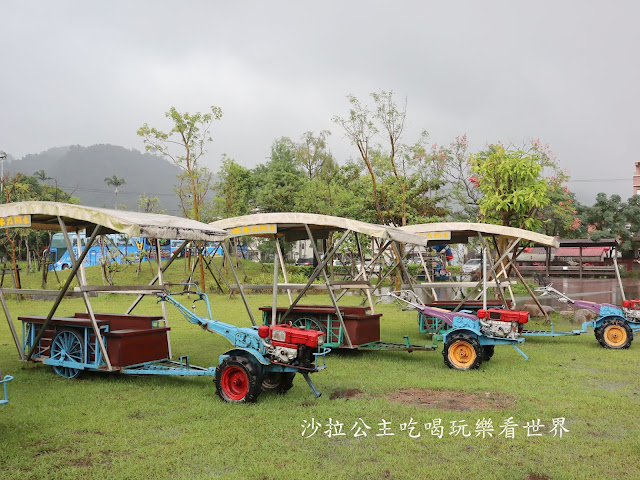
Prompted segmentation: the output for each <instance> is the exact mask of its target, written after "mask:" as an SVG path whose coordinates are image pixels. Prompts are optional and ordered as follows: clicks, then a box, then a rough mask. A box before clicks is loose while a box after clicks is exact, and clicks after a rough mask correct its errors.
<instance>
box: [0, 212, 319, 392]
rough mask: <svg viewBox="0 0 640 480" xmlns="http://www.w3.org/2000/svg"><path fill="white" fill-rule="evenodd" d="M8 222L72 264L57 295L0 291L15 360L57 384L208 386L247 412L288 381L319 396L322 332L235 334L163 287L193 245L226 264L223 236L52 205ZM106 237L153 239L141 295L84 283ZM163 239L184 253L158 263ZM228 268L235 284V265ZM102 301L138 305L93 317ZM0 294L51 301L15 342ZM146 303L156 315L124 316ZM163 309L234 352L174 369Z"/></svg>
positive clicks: (168, 220) (25, 320) (180, 221)
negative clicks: (60, 245) (63, 251)
mask: <svg viewBox="0 0 640 480" xmlns="http://www.w3.org/2000/svg"><path fill="white" fill-rule="evenodd" d="M8 216H19V218H20V224H21V225H23V226H26V225H28V226H31V227H32V228H47V229H53V228H59V229H60V230H62V233H63V237H64V239H65V243H66V244H67V247H68V248H67V251H68V252H69V254H70V257H71V261H72V266H71V268H70V271H69V275H68V277H67V279H66V281H65V283H64V285H63V287H62V289H60V290H35V289H34V290H28V291H27V290H24V289H6V288H1V286H0V305H1V307H2V309H3V310H4V313H5V316H6V318H7V322H8V324H9V328H10V330H11V333H12V336H13V339H14V343H15V345H16V348H17V350H18V354H19V355H20V358H21V360H23V361H29V360H30V361H34V362H40V363H43V364H45V365H50V366H51V367H53V371H54V372H55V373H57V374H58V375H60V376H62V377H65V378H75V377H77V376H78V375H80V374H81V373H82V372H83V371H96V372H110V373H117V372H119V373H122V374H131V375H180V376H210V377H214V379H215V384H216V391H217V393H218V395H219V396H220V398H221V399H222V400H224V401H227V402H233V403H241V402H253V401H255V400H256V399H257V398H258V396H259V395H260V393H261V392H263V391H274V392H279V393H284V392H286V391H287V390H289V389H290V388H291V386H292V382H293V378H294V376H295V374H296V373H300V374H301V375H302V376H303V377H304V378H305V380H306V381H307V383H308V384H309V386H310V388H311V390H312V391H313V393H314V395H315V396H316V397H319V396H320V393H319V392H318V390H317V389H316V387H315V386H314V385H313V383H312V382H311V380H310V378H309V374H310V373H314V372H318V371H320V370H323V369H324V368H326V364H325V355H326V354H327V353H328V352H329V349H328V348H326V346H325V345H324V344H325V340H326V338H325V335H324V334H323V333H322V332H318V331H313V330H307V329H304V328H297V327H294V326H291V325H277V326H276V325H274V326H256V325H255V321H254V320H253V317H251V315H250V318H251V323H252V324H253V326H252V327H238V326H235V325H231V324H228V323H224V322H220V321H217V320H213V318H212V316H211V308H210V305H209V299H208V297H207V296H206V295H205V294H204V293H202V292H199V291H197V290H194V289H193V288H192V287H193V285H195V284H193V283H185V284H178V285H182V286H183V287H182V291H181V292H178V293H174V294H172V293H171V292H170V291H169V286H170V285H171V284H166V283H164V281H163V273H164V271H165V270H166V269H167V268H168V267H169V265H171V262H173V260H174V259H175V258H176V257H177V255H178V254H179V253H180V252H181V251H182V250H183V249H184V248H185V247H186V246H187V245H188V243H189V242H201V243H200V244H201V245H202V244H203V243H204V242H217V243H218V244H219V245H220V248H221V249H222V250H224V252H225V255H228V250H227V244H226V243H225V241H226V232H224V231H222V230H218V229H215V228H213V227H211V226H209V225H206V224H204V223H200V222H196V221H194V220H189V219H184V218H177V217H172V216H168V215H158V214H150V213H138V212H123V211H116V210H108V209H101V208H92V207H82V206H78V205H68V204H62V203H54V202H19V203H13V204H5V205H0V218H3V217H8ZM69 228H74V229H75V230H76V234H75V238H76V239H78V238H80V233H79V232H80V231H82V230H84V231H86V232H87V233H85V238H86V239H87V241H86V243H85V244H84V245H77V247H78V248H77V249H74V248H72V242H71V239H70V235H69V234H68V229H69ZM114 233H117V234H123V235H128V236H130V237H142V238H148V239H156V241H155V246H156V255H155V258H156V262H157V266H158V274H157V275H156V277H155V278H154V279H153V280H152V281H151V283H150V284H149V285H144V286H140V285H133V286H112V285H98V286H96V285H88V284H87V283H86V276H85V272H84V270H83V264H84V263H83V261H84V259H85V258H86V256H87V254H88V252H89V251H90V250H91V247H92V245H93V244H94V243H95V241H96V239H97V237H98V236H100V235H109V234H114ZM163 238H164V239H179V240H183V244H182V246H181V247H180V248H179V249H178V250H176V252H175V254H173V255H172V256H171V257H170V258H169V259H168V260H167V261H166V262H164V263H163V261H162V255H161V250H160V242H159V241H157V239H163ZM81 247H82V248H81ZM76 254H77V255H78V257H77V258H76ZM231 267H232V272H233V274H234V275H236V273H235V270H233V265H231ZM194 268H195V266H194ZM72 280H76V281H77V283H78V287H77V288H75V289H70V285H71V282H72ZM104 292H112V293H116V292H117V293H119V294H130V295H137V299H136V300H135V301H134V302H133V304H132V305H131V306H130V307H129V309H128V310H127V311H126V313H97V312H96V311H95V310H94V308H93V306H92V304H91V298H90V297H91V296H97V295H98V294H99V293H104ZM90 293H91V295H89V294H90ZM179 293H187V294H191V295H195V296H196V300H195V301H194V305H193V307H194V308H193V311H191V310H189V309H187V308H186V307H184V306H183V305H182V304H181V303H180V302H179V301H178V300H176V297H175V296H176V295H178V294H179ZM7 294H12V295H13V294H16V295H17V294H20V295H26V294H28V295H39V294H43V295H46V296H48V297H49V298H51V297H54V298H55V300H54V302H53V305H52V306H51V308H50V310H49V313H48V314H47V315H30V314H27V315H22V316H19V317H18V321H20V322H21V323H22V341H20V338H19V335H18V332H17V329H16V328H15V326H14V324H13V320H12V319H11V314H10V313H9V310H8V307H7V302H6V301H5V295H7ZM68 296H79V297H82V298H83V300H84V303H85V307H86V311H85V312H78V313H75V314H73V315H70V316H60V315H56V311H57V309H58V307H59V305H60V303H61V301H62V300H63V299H64V298H65V297H68ZM145 296H150V297H151V298H156V299H157V300H158V303H160V304H161V307H162V315H156V316H153V315H136V314H133V313H132V311H133V310H134V309H135V308H136V306H137V305H138V304H139V303H140V301H141V300H142V299H143V298H144V297H145ZM195 302H202V303H201V304H204V305H205V306H206V310H207V312H206V316H202V317H201V316H198V315H196V312H195V307H196V305H195ZM167 303H168V304H171V305H173V306H175V307H176V308H178V310H179V311H180V312H181V313H182V314H183V315H184V316H185V318H186V319H187V320H188V321H189V322H191V323H193V324H195V325H198V326H200V327H201V328H203V329H204V330H207V331H209V332H213V333H216V334H219V335H222V336H223V337H225V338H226V339H227V340H229V341H230V342H231V344H232V348H231V349H229V350H228V351H227V352H226V353H224V354H222V355H220V357H219V360H218V361H219V363H218V365H217V366H215V367H208V368H207V367H198V366H195V365H191V363H190V361H189V357H188V356H182V357H179V359H178V360H173V359H172V352H171V343H170V336H169V335H170V330H171V328H170V327H169V322H168V316H167V306H166V305H167ZM245 305H246V301H245ZM10 379H11V377H8V376H7V377H5V379H4V380H3V383H4V385H5V387H4V388H5V403H6V382H7V381H9V380H10ZM0 403H3V402H0Z"/></svg>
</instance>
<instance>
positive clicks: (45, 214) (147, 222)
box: [0, 202, 226, 241]
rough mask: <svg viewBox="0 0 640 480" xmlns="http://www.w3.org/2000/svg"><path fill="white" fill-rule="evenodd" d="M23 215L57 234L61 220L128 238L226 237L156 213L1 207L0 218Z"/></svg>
mask: <svg viewBox="0 0 640 480" xmlns="http://www.w3.org/2000/svg"><path fill="white" fill-rule="evenodd" d="M25 215H29V216H30V223H31V228H36V229H41V230H60V224H59V220H58V218H60V219H62V221H63V222H64V224H65V225H66V226H67V228H69V229H72V230H75V229H80V230H81V229H85V228H86V229H89V230H92V229H93V228H94V227H95V226H100V227H102V231H101V233H104V234H107V233H123V234H126V235H129V236H130V237H145V238H166V239H170V240H204V241H220V240H222V239H223V238H224V237H225V236H226V232H224V231H222V230H219V229H216V228H214V227H211V226H210V225H207V224H205V223H202V222H197V221H195V220H190V219H188V218H181V217H174V216H171V215H161V214H157V213H141V212H129V211H125V210H110V209H107V208H98V207H86V206H82V205H73V204H68V203H58V202H16V203H5V204H2V205H0V218H10V217H18V216H25ZM3 226H4V225H3Z"/></svg>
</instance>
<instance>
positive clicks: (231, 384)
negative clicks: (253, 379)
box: [220, 366, 249, 400]
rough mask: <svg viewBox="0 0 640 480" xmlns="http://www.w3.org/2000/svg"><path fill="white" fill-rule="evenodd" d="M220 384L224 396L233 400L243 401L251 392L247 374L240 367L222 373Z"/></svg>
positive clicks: (229, 368) (233, 367)
mask: <svg viewBox="0 0 640 480" xmlns="http://www.w3.org/2000/svg"><path fill="white" fill-rule="evenodd" d="M220 383H221V387H222V390H223V391H224V394H225V395H226V396H227V397H229V399H231V400H243V399H244V397H246V396H247V392H248V391H249V377H248V376H247V372H245V371H244V369H242V368H240V367H236V366H231V367H228V368H226V369H225V370H224V372H223V373H222V380H221V381H220Z"/></svg>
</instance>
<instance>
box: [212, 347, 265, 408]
mask: <svg viewBox="0 0 640 480" xmlns="http://www.w3.org/2000/svg"><path fill="white" fill-rule="evenodd" d="M230 375H234V376H235V377H236V378H237V381H236V382H235V384H238V383H240V384H241V385H240V388H237V389H236V390H237V391H235V392H234V391H233V387H234V381H232V380H230V379H229V377H230ZM215 383H216V393H217V394H218V396H219V397H220V398H221V399H222V400H224V401H225V402H229V403H251V402H255V401H256V400H257V399H258V396H259V395H260V392H261V391H262V389H261V386H262V378H261V375H260V369H259V367H258V366H257V365H256V364H255V363H254V362H252V361H251V360H250V359H249V358H248V357H246V356H243V355H232V356H229V357H227V358H225V359H224V360H223V361H222V362H221V363H220V365H218V368H216V376H215Z"/></svg>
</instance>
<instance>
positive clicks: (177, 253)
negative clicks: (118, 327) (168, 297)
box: [126, 242, 187, 315]
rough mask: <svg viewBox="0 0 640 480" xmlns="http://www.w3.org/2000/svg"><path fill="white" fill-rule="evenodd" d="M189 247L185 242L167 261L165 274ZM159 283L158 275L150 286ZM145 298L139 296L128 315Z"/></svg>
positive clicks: (164, 269)
mask: <svg viewBox="0 0 640 480" xmlns="http://www.w3.org/2000/svg"><path fill="white" fill-rule="evenodd" d="M186 246H187V242H184V243H183V244H182V245H181V246H180V248H178V250H176V251H175V252H174V253H173V255H171V258H169V260H167V262H166V263H165V264H164V267H163V268H162V271H163V272H166V271H167V268H169V266H170V265H171V264H172V263H173V261H174V260H175V259H176V258H178V255H180V254H181V253H182V251H183V250H184V248H185V247H186ZM148 261H149V262H150V261H151V259H149V260H148ZM157 281H158V275H156V276H155V277H153V280H151V282H149V285H155V284H156V282H157ZM143 298H144V295H138V297H137V298H136V299H135V300H134V301H133V303H132V304H131V306H130V307H129V309H128V310H127V312H126V313H127V315H128V314H130V313H131V312H132V311H133V309H134V308H136V306H138V304H139V303H140V301H141V300H142V299H143Z"/></svg>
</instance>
